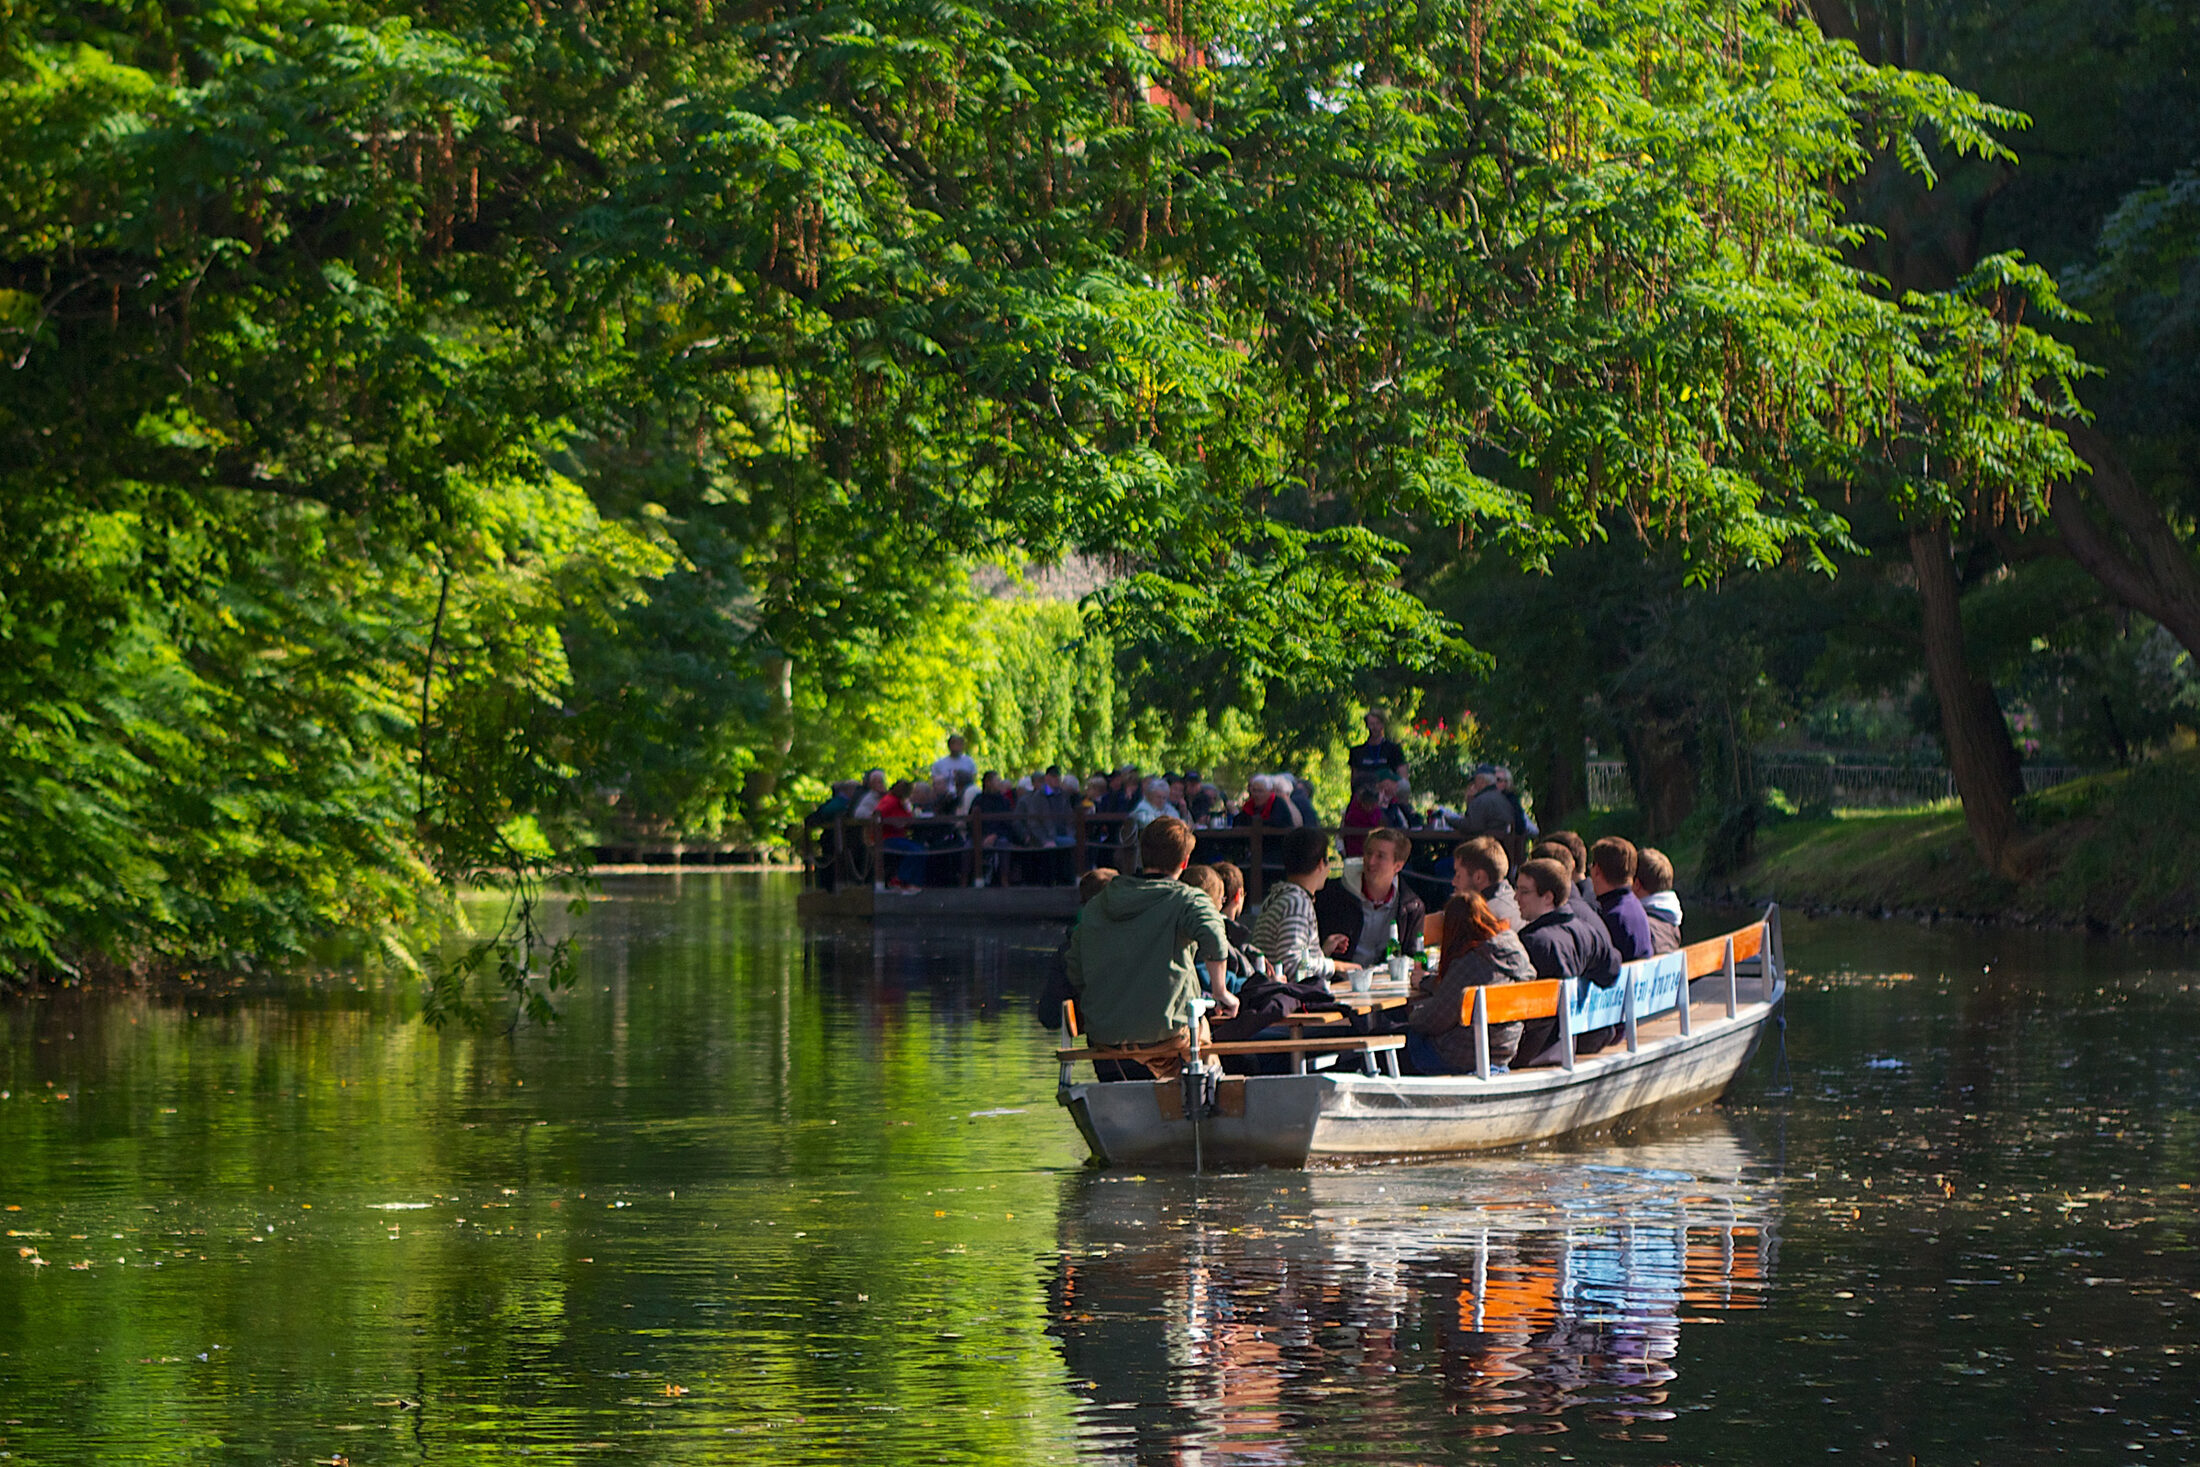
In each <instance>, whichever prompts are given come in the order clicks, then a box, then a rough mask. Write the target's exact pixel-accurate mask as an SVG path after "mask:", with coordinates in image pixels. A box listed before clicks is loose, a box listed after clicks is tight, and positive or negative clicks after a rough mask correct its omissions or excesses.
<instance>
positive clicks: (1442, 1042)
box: [1406, 894, 1535, 1075]
mask: <svg viewBox="0 0 2200 1467" xmlns="http://www.w3.org/2000/svg"><path fill="white" fill-rule="evenodd" d="M1442 947H1443V966H1442V967H1441V968H1440V969H1438V971H1437V974H1436V987H1435V989H1434V990H1433V991H1432V992H1431V993H1429V995H1428V996H1427V997H1425V998H1420V999H1416V1000H1415V1001H1414V1003H1413V1006H1412V1007H1411V1008H1410V1009H1408V1010H1407V1011H1406V1059H1407V1061H1408V1063H1410V1064H1411V1065H1412V1066H1413V1070H1414V1073H1415V1074H1419V1075H1466V1074H1472V1073H1473V1072H1474V1029H1473V1026H1472V1025H1470V1024H1468V1023H1466V1022H1465V1020H1464V1017H1463V1016H1464V1015H1465V1013H1466V1011H1467V1010H1466V998H1467V990H1468V989H1470V988H1476V987H1481V986H1483V985H1486V984H1491V983H1525V982H1527V981H1528V980H1529V979H1531V978H1533V977H1534V976H1535V968H1534V966H1533V965H1532V964H1530V962H1529V961H1528V950H1527V949H1526V948H1525V947H1523V946H1521V942H1520V939H1519V937H1517V936H1516V935H1514V934H1513V933H1512V932H1510V931H1508V930H1507V929H1506V928H1505V926H1504V925H1503V924H1502V923H1500V922H1499V921H1498V919H1497V917H1496V916H1495V914H1493V913H1492V912H1491V911H1490V909H1489V905H1488V903H1486V902H1484V901H1483V900H1482V898H1481V897H1479V896H1475V895H1472V894H1469V895H1467V896H1455V897H1453V898H1452V899H1451V900H1450V901H1448V902H1446V903H1445V904H1444V930H1443V942H1442ZM1521 1028H1522V1026H1521V1025H1520V1024H1518V1023H1512V1024H1492V1025H1490V1026H1489V1035H1490V1070H1491V1072H1492V1073H1493V1074H1494V1073H1496V1072H1498V1071H1500V1070H1502V1069H1504V1068H1505V1067H1506V1066H1507V1065H1509V1064H1511V1063H1512V1060H1513V1057H1514V1055H1515V1054H1516V1053H1517V1052H1518V1051H1519V1048H1520V1031H1521Z"/></svg>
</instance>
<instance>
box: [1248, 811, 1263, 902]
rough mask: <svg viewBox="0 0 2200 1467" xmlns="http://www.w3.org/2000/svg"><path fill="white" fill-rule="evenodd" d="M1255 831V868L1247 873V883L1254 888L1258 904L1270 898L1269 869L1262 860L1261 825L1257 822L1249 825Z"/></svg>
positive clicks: (1254, 897)
mask: <svg viewBox="0 0 2200 1467" xmlns="http://www.w3.org/2000/svg"><path fill="white" fill-rule="evenodd" d="M1249 828H1250V829H1251V830H1252V832H1253V859H1252V864H1253V869H1252V870H1250V871H1248V872H1246V873H1245V884H1246V885H1247V886H1249V887H1251V888H1252V890H1253V898H1252V899H1253V903H1254V905H1255V906H1258V905H1259V904H1260V903H1261V902H1264V901H1266V900H1267V899H1268V870H1267V868H1266V867H1265V866H1263V865H1262V864H1261V860H1260V826H1259V824H1258V823H1257V822H1256V823H1255V824H1253V825H1252V826H1250V827H1249Z"/></svg>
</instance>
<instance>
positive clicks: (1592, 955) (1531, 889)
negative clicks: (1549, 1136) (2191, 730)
mask: <svg viewBox="0 0 2200 1467" xmlns="http://www.w3.org/2000/svg"><path fill="white" fill-rule="evenodd" d="M1572 887H1573V882H1572V881H1571V879H1570V873H1569V872H1568V871H1567V869H1566V868H1565V867H1564V866H1562V865H1560V864H1559V863H1558V862H1556V861H1553V860H1549V859H1547V858H1539V859H1537V860H1533V861H1530V862H1529V863H1528V864H1527V865H1525V866H1523V867H1521V868H1520V880H1519V881H1518V882H1517V883H1515V885H1514V886H1513V898H1514V900H1516V901H1518V902H1519V903H1520V915H1521V916H1523V917H1525V918H1526V919H1527V922H1528V925H1527V926H1526V927H1524V928H1522V929H1521V931H1520V945H1521V946H1522V947H1524V948H1526V949H1527V950H1528V961H1529V963H1530V964H1531V965H1533V967H1534V968H1535V976H1536V977H1538V978H1579V979H1581V980H1583V981H1584V982H1587V983H1594V984H1595V985H1597V987H1599V988H1609V987H1611V986H1612V985H1613V984H1614V983H1616V982H1618V981H1619V954H1618V952H1616V951H1614V949H1613V947H1612V938H1611V934H1609V933H1607V932H1606V931H1605V930H1604V921H1603V919H1602V918H1601V917H1598V916H1594V915H1591V916H1584V915H1582V913H1580V912H1579V911H1577V910H1575V909H1574V908H1573V907H1572V906H1571V905H1570V904H1569V898H1570V896H1571V895H1572ZM1612 1033H1613V1031H1612V1029H1611V1028H1610V1027H1609V1026H1607V1027H1605V1028H1603V1029H1593V1030H1591V1031H1589V1032H1588V1033H1586V1034H1583V1035H1581V1036H1579V1037H1578V1038H1577V1039H1576V1040H1575V1043H1574V1053H1576V1054H1594V1053H1595V1052H1596V1051H1597V1050H1599V1049H1602V1048H1603V1047H1604V1046H1605V1045H1607V1044H1609V1043H1611V1042H1612ZM1557 1038H1558V1021H1557V1019H1555V1018H1550V1019H1533V1020H1530V1021H1529V1022H1528V1024H1527V1027H1526V1029H1525V1030H1524V1031H1523V1032H1522V1034H1521V1036H1520V1053H1521V1054H1522V1055H1523V1056H1525V1057H1526V1058H1525V1062H1526V1063H1528V1064H1544V1063H1549V1062H1550V1060H1548V1059H1547V1058H1546V1052H1547V1051H1549V1050H1550V1049H1551V1048H1552V1046H1553V1044H1554V1042H1555V1041H1556V1040H1557Z"/></svg>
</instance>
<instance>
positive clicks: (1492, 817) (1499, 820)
mask: <svg viewBox="0 0 2200 1467" xmlns="http://www.w3.org/2000/svg"><path fill="white" fill-rule="evenodd" d="M1452 823H1453V824H1454V825H1455V826H1457V827H1458V828H1459V829H1461V830H1464V831H1465V832H1466V833H1467V834H1469V835H1488V836H1494V837H1496V838H1497V839H1498V840H1499V841H1501V842H1502V841H1503V840H1505V839H1506V838H1507V837H1508V836H1510V835H1511V834H1512V830H1513V807H1512V801H1510V800H1508V799H1506V798H1505V792H1504V791H1503V790H1501V789H1499V788H1498V787H1497V766H1496V765H1495V764H1477V765H1475V766H1474V779H1473V782H1472V783H1470V784H1469V785H1468V786H1467V808H1466V812H1465V813H1464V814H1462V815H1460V816H1459V818H1458V819H1456V820H1454V821H1453V822H1452Z"/></svg>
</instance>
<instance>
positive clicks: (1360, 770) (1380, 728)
mask: <svg viewBox="0 0 2200 1467" xmlns="http://www.w3.org/2000/svg"><path fill="white" fill-rule="evenodd" d="M1365 722H1366V724H1367V741H1366V742H1365V743H1360V744H1354V745H1353V746H1352V748H1351V750H1350V751H1349V752H1348V753H1347V754H1346V755H1345V763H1346V767H1347V768H1348V769H1350V771H1351V773H1352V785H1353V787H1354V788H1355V789H1357V788H1358V787H1359V786H1361V785H1363V784H1374V783H1375V782H1376V781H1377V780H1381V779H1401V778H1403V777H1404V776H1405V772H1406V751H1405V750H1403V749H1401V748H1399V747H1398V745H1397V743H1396V741H1395V740H1393V739H1392V738H1391V737H1390V720H1389V718H1388V717H1386V716H1385V715H1384V713H1383V710H1382V709H1380V708H1370V709H1368V710H1367V717H1366V719H1365Z"/></svg>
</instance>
